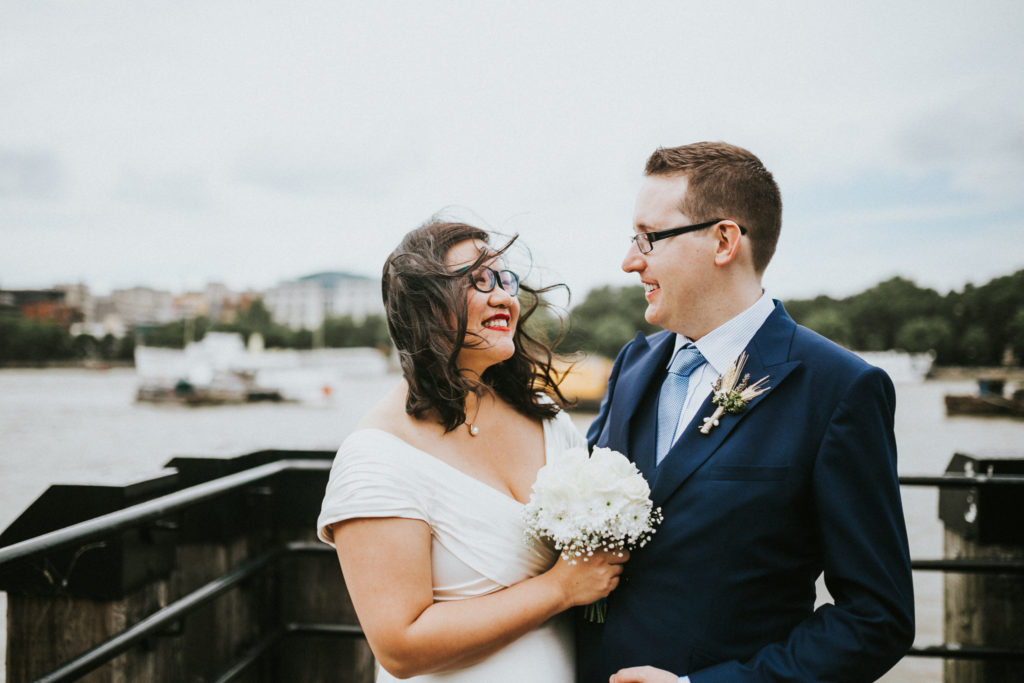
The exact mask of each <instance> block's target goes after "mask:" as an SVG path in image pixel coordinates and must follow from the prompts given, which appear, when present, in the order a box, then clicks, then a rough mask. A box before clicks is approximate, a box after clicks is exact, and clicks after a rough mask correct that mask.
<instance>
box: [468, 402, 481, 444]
mask: <svg viewBox="0 0 1024 683" xmlns="http://www.w3.org/2000/svg"><path fill="white" fill-rule="evenodd" d="M479 417H480V401H479V399H477V404H476V412H475V413H473V419H474V420H477V419H478V418H479ZM466 429H467V430H469V435H470V436H476V435H478V434H479V433H480V427H478V426H477V425H475V424H473V423H472V422H470V421H469V418H468V417H467V418H466Z"/></svg>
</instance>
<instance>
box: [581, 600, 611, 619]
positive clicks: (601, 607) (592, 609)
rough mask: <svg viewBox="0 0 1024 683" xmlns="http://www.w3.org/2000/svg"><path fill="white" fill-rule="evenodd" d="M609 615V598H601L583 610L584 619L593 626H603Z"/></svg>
mask: <svg viewBox="0 0 1024 683" xmlns="http://www.w3.org/2000/svg"><path fill="white" fill-rule="evenodd" d="M607 615H608V598H601V599H600V600H598V601H597V602H592V603H590V604H589V605H587V606H586V607H584V608H583V618H584V619H586V620H587V621H589V622H590V623H592V624H603V623H604V618H605V617H606V616H607Z"/></svg>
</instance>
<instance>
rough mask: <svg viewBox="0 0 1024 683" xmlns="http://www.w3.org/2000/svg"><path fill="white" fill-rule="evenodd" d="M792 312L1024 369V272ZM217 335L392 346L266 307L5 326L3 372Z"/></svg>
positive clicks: (582, 338) (590, 319)
mask: <svg viewBox="0 0 1024 683" xmlns="http://www.w3.org/2000/svg"><path fill="white" fill-rule="evenodd" d="M783 303H784V305H785V306H786V310H787V311H789V314H790V315H791V316H793V319H794V320H796V321H797V322H798V323H800V324H802V325H805V326H806V327H809V328H811V329H812V330H815V331H816V332H818V333H820V334H823V335H824V336H826V337H828V338H830V339H832V340H833V341H835V342H837V343H839V344H842V345H843V346H845V347H847V348H850V349H854V350H857V351H883V350H888V349H895V350H899V351H907V352H910V353H920V352H927V351H932V352H934V353H935V361H936V363H937V364H940V365H965V366H971V365H1001V364H1003V363H1004V362H1006V361H1007V360H1010V361H1011V362H1013V363H1015V364H1019V363H1020V361H1021V359H1022V358H1024V270H1020V271H1017V272H1016V273H1014V274H1012V275H1007V276H1004V277H998V278H995V279H993V280H991V281H990V282H988V283H986V284H984V285H981V286H974V285H970V284H968V285H966V286H965V287H964V288H963V289H962V290H961V291H953V292H949V293H948V294H946V295H942V294H939V293H938V292H936V291H935V290H933V289H927V288H922V287H918V286H917V285H916V284H915V283H914V282H912V281H910V280H907V279H904V278H901V277H894V278H892V279H889V280H886V281H885V282H881V283H879V284H877V285H875V286H874V287H871V288H870V289H867V290H865V291H863V292H861V293H859V294H855V295H853V296H849V297H846V298H842V299H835V298H832V297H828V296H818V297H815V298H813V299H793V300H787V301H784V302H783ZM646 307H647V304H646V302H645V301H644V295H643V287H642V286H641V285H635V286H628V287H599V288H597V289H594V290H592V291H591V292H589V293H588V294H587V296H586V298H585V299H584V300H583V301H582V302H580V303H579V304H578V305H576V306H574V307H573V308H572V309H571V310H570V312H569V313H568V315H567V316H565V318H566V320H565V321H564V322H563V321H562V320H561V319H560V318H559V316H558V315H556V314H554V313H552V312H551V311H550V310H549V309H547V308H543V307H542V308H540V309H538V312H537V314H536V315H535V316H534V317H533V318H532V320H531V325H532V326H533V329H534V330H535V332H537V333H538V334H540V335H541V336H544V337H546V338H548V339H554V338H558V337H561V342H560V343H559V346H558V350H559V351H563V352H574V351H585V352H589V353H596V354H600V355H603V356H607V357H609V358H612V357H614V356H615V354H616V353H618V351H619V349H620V348H622V346H623V345H624V344H625V343H626V342H628V341H629V340H630V339H632V338H633V336H634V335H635V334H636V333H637V331H641V332H643V333H645V334H650V333H652V332H656V331H657V329H658V328H656V327H654V326H653V325H651V324H649V323H648V322H647V321H646V320H644V310H645V309H646ZM209 331H219V332H238V333H240V334H241V335H242V336H243V337H244V338H245V339H246V340H248V338H249V337H250V336H251V335H252V334H254V333H259V334H260V335H262V337H263V340H264V345H265V346H267V347H270V348H295V349H310V348H313V347H314V346H317V347H320V346H326V347H351V346H373V347H378V348H386V347H389V346H390V340H389V339H388V334H387V325H386V323H385V320H384V318H383V316H380V315H371V316H367V317H366V318H365V319H363V320H360V321H356V320H355V319H353V318H352V317H350V316H342V317H332V318H328V319H327V320H326V321H325V322H324V324H323V326H321V327H320V328H319V329H317V330H304V329H303V330H293V329H290V328H288V327H285V326H283V325H280V324H278V323H275V322H274V321H273V320H272V319H271V316H270V312H269V311H268V310H267V308H266V307H265V306H264V305H263V302H262V301H259V300H257V301H254V302H253V303H252V304H250V305H249V306H248V307H247V308H246V309H244V310H242V311H240V312H238V313H237V314H236V316H235V319H234V320H232V321H231V322H215V321H210V320H209V319H208V318H203V317H199V318H194V319H189V320H184V321H175V322H171V323H166V324H164V325H157V326H151V327H140V328H138V329H137V330H135V331H134V332H132V333H129V334H128V335H127V336H125V337H122V338H115V337H114V336H113V335H109V334H108V335H106V336H104V337H102V338H98V339H97V338H95V337H92V336H91V335H77V336H75V335H71V334H70V333H69V332H68V331H67V330H66V329H65V328H63V327H61V326H60V325H57V324H53V323H43V322H37V321H30V320H24V319H21V318H0V363H2V362H12V361H13V362H46V361H53V360H84V359H99V360H111V361H114V360H123V361H130V360H132V358H133V355H134V349H135V345H136V344H137V343H138V344H145V345H147V346H164V347H172V348H182V347H183V346H184V345H185V344H186V343H187V342H188V341H193V340H194V341H198V340H200V339H202V337H203V336H204V335H205V334H206V333H207V332H209Z"/></svg>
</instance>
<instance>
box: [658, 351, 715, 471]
mask: <svg viewBox="0 0 1024 683" xmlns="http://www.w3.org/2000/svg"><path fill="white" fill-rule="evenodd" d="M702 363H704V356H702V355H701V354H700V351H698V350H697V347H696V346H684V347H683V348H681V349H679V350H678V351H677V352H676V355H675V358H673V359H672V365H670V366H669V369H668V375H666V376H665V381H664V382H662V383H661V393H660V394H658V450H657V451H656V455H657V464H659V465H660V464H661V461H662V460H663V459H664V458H665V455H666V454H667V453H668V449H670V448H671V447H672V437H673V436H674V435H675V433H676V426H677V425H678V424H679V417H680V414H681V413H682V412H683V404H684V403H685V402H686V389H687V387H689V386H690V373H692V372H693V371H694V370H696V369H697V368H698V367H699V366H700V365H701V364H702Z"/></svg>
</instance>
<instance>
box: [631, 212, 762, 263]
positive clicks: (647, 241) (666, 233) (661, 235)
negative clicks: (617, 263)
mask: <svg viewBox="0 0 1024 683" xmlns="http://www.w3.org/2000/svg"><path fill="white" fill-rule="evenodd" d="M724 220H725V219H724V218H715V219H714V220H710V221H704V222H703V223H696V224H694V225H684V226H682V227H680V228H669V229H668V230H658V231H656V232H638V233H637V234H635V235H633V237H632V238H631V239H632V240H633V244H635V245H636V248H637V250H638V251H639V252H640V253H641V254H650V253H651V251H653V250H654V243H655V242H657V241H658V240H663V239H665V238H666V237H675V236H676V235H683V234H686V233H688V232H694V231H695V230H703V229H704V228H710V227H711V226H712V225H714V224H715V223H721V222H722V221H724ZM737 227H738V228H739V229H740V234H742V235H746V234H747V229H746V228H744V227H743V226H742V225H738V226H737Z"/></svg>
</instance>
